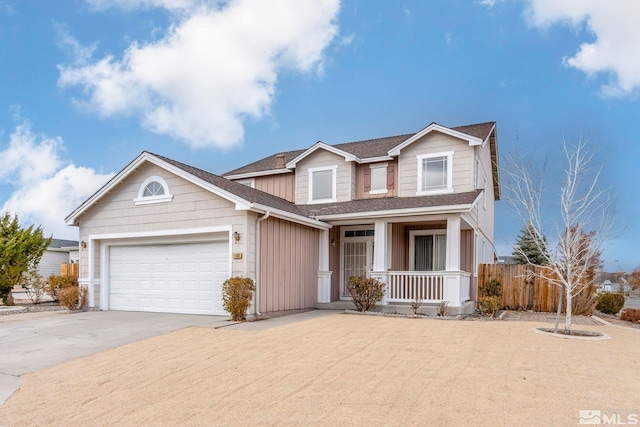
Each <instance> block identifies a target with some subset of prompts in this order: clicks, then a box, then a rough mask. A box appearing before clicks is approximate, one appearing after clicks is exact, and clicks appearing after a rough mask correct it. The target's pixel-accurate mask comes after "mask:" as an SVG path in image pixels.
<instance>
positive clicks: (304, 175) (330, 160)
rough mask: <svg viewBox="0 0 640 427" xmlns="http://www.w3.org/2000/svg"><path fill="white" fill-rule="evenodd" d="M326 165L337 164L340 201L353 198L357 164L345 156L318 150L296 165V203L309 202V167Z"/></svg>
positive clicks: (338, 198)
mask: <svg viewBox="0 0 640 427" xmlns="http://www.w3.org/2000/svg"><path fill="white" fill-rule="evenodd" d="M325 166H327V167H328V166H337V167H338V169H337V171H336V198H337V200H338V202H348V201H350V200H353V198H354V196H355V194H354V190H355V182H354V181H355V176H354V175H355V166H354V165H353V162H347V161H345V160H344V157H342V156H338V155H337V154H333V153H331V152H329V151H326V150H322V149H319V150H316V151H315V152H313V153H312V154H310V155H309V156H308V157H306V158H305V159H303V160H302V161H300V162H299V163H298V164H297V165H296V201H295V202H296V203H297V204H301V205H306V204H307V203H309V169H311V168H317V167H325Z"/></svg>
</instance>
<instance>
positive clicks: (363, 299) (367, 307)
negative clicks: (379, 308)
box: [347, 276, 386, 311]
mask: <svg viewBox="0 0 640 427" xmlns="http://www.w3.org/2000/svg"><path fill="white" fill-rule="evenodd" d="M385 287H386V285H385V284H384V282H381V281H379V280H377V279H374V278H370V277H364V276H353V277H350V278H349V282H348V283H347V289H348V290H349V293H350V294H351V301H353V305H355V306H356V309H357V310H358V311H371V310H373V309H374V308H375V307H376V304H377V303H379V302H380V301H382V298H384V292H385Z"/></svg>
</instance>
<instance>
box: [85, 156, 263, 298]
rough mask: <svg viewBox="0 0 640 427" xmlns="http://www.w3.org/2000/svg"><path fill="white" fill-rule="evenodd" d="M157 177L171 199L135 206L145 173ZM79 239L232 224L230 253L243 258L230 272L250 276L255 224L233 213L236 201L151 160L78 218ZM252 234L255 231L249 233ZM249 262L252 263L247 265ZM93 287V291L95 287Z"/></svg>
mask: <svg viewBox="0 0 640 427" xmlns="http://www.w3.org/2000/svg"><path fill="white" fill-rule="evenodd" d="M153 175H155V176H160V177H162V178H163V179H164V180H165V181H166V182H167V184H168V187H169V192H170V193H171V194H173V200H172V201H171V202H168V203H158V204H151V205H141V206H136V205H135V204H134V202H133V199H135V198H136V197H137V196H138V189H139V188H140V185H141V184H142V183H143V181H144V180H145V179H146V178H148V177H149V176H153ZM79 223H80V240H81V241H86V242H88V241H89V235H97V234H114V233H140V232H151V231H169V230H176V229H195V228H202V227H214V226H228V225H231V226H232V231H234V232H235V231H237V232H238V233H239V234H240V242H239V243H237V244H236V243H234V244H233V245H232V246H233V249H232V250H233V252H237V253H242V254H243V256H242V258H241V259H234V260H233V263H232V272H233V275H240V276H251V275H252V274H253V270H249V268H254V264H255V262H254V263H250V262H249V260H248V259H247V258H248V256H249V257H250V254H248V253H247V247H248V246H247V244H248V243H249V242H250V241H251V239H255V237H254V236H251V233H252V232H251V231H250V230H252V229H253V225H252V224H253V223H250V222H248V220H247V212H246V211H236V210H235V207H234V205H233V204H232V203H231V202H229V201H227V200H225V199H222V198H220V197H218V196H216V195H214V194H212V193H210V192H209V191H206V190H203V189H201V188H200V187H198V186H196V185H194V184H192V183H190V182H188V181H186V180H184V179H182V178H180V177H178V176H175V175H173V174H172V173H170V172H168V171H166V170H164V169H162V168H159V167H157V166H155V165H152V164H150V163H146V164H143V165H141V166H140V167H139V168H138V169H137V170H136V171H135V172H133V173H132V174H131V175H129V176H128V177H126V178H125V179H124V180H123V181H122V182H120V183H119V184H118V185H117V186H116V187H115V188H114V189H113V190H112V191H111V192H109V193H108V194H106V195H104V196H103V197H102V199H100V201H99V202H97V203H96V204H94V205H93V206H92V207H91V208H90V209H89V210H88V211H87V212H85V213H84V214H82V216H81V217H80V219H79ZM253 233H254V234H255V231H253ZM99 243H100V242H97V241H96V242H94V255H95V260H94V277H93V278H92V279H98V278H99V277H100V273H101V272H100V268H99V265H100V263H99V260H100V253H99V252H100V251H99ZM88 254H89V251H88V248H87V249H84V250H82V251H81V253H80V277H81V278H88ZM251 266H253V267H251ZM97 288H98V287H96V295H98V293H99V289H97Z"/></svg>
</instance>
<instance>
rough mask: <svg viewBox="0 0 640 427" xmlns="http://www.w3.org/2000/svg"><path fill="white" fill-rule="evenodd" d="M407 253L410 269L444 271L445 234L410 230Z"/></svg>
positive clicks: (445, 254) (445, 255)
mask: <svg viewBox="0 0 640 427" xmlns="http://www.w3.org/2000/svg"><path fill="white" fill-rule="evenodd" d="M409 234H410V238H411V239H410V241H409V242H410V243H409V255H410V260H409V261H410V263H411V264H410V267H411V268H410V269H411V270H412V271H444V270H445V268H446V261H447V235H446V234H444V233H440V232H428V231H426V232H425V231H422V230H415V231H410V232H409Z"/></svg>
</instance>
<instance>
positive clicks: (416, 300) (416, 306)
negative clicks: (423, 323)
mask: <svg viewBox="0 0 640 427" xmlns="http://www.w3.org/2000/svg"><path fill="white" fill-rule="evenodd" d="M421 305H422V299H420V298H418V297H415V298H414V300H413V301H411V311H412V312H413V315H414V316H417V315H418V310H420V306H421Z"/></svg>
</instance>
